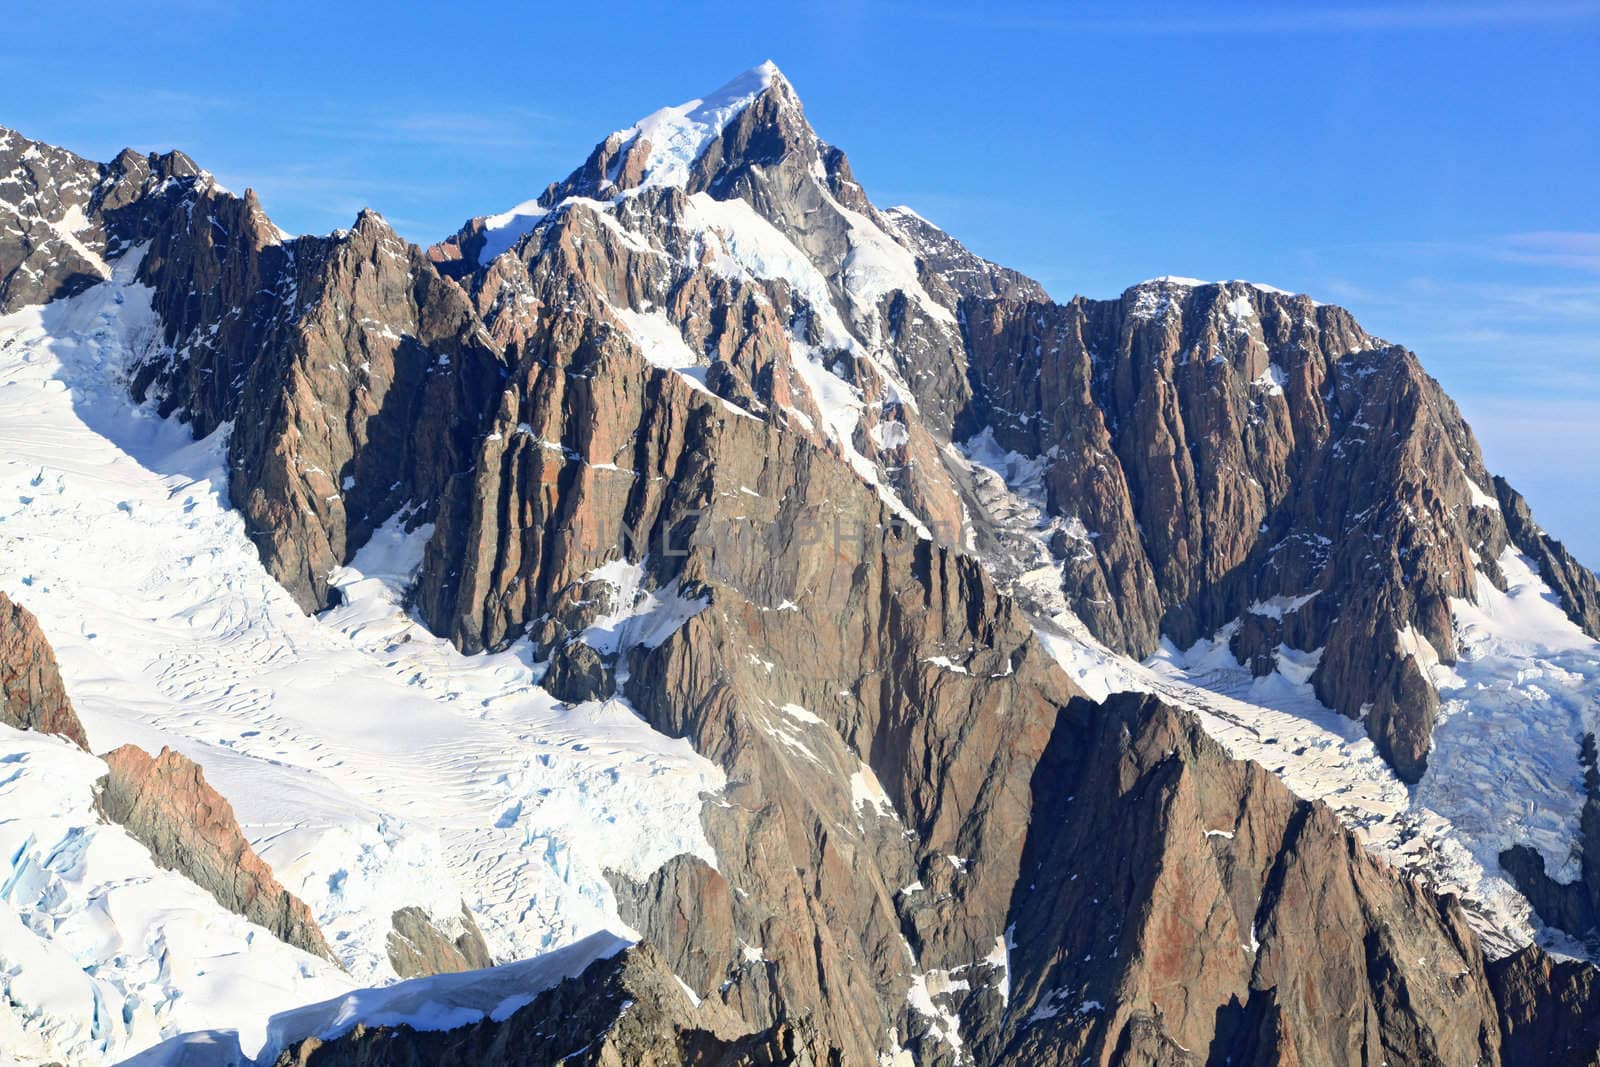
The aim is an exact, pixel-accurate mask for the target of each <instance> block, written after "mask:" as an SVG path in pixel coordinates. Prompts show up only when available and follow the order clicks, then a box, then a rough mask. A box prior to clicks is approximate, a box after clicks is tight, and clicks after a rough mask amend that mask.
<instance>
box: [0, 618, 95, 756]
mask: <svg viewBox="0 0 1600 1067" xmlns="http://www.w3.org/2000/svg"><path fill="white" fill-rule="evenodd" d="M0 722H3V723H5V724H6V725H7V726H14V727H16V728H17V729H19V730H38V731H39V732H41V733H47V734H59V735H60V736H62V737H65V738H66V739H67V740H68V741H71V742H72V743H73V744H75V745H77V746H78V747H79V748H81V749H83V750H84V751H85V752H87V751H88V750H89V739H88V737H87V736H86V735H85V734H84V732H83V724H82V723H80V722H79V721H78V716H77V713H75V712H74V711H73V710H72V702H71V701H69V700H68V699H67V691H66V690H65V689H64V688H63V687H62V685H61V672H60V671H59V670H57V669H56V656H55V652H54V651H52V650H51V648H50V643H49V642H48V641H46V640H45V638H44V634H43V633H41V632H40V631H39V622H38V620H37V619H35V618H34V617H33V615H32V613H30V612H29V611H28V610H27V609H26V608H24V607H23V606H22V605H20V604H16V603H13V602H12V601H11V599H10V598H9V597H7V596H6V595H5V594H4V593H0Z"/></svg>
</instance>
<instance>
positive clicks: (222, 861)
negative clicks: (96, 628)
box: [99, 745, 339, 963]
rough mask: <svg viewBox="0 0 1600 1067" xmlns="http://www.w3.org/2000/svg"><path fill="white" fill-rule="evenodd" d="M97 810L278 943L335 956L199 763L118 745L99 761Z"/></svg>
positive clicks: (164, 752) (332, 959)
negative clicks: (104, 772)
mask: <svg viewBox="0 0 1600 1067" xmlns="http://www.w3.org/2000/svg"><path fill="white" fill-rule="evenodd" d="M102 758H103V759H104V760H105V761H106V766H107V767H108V768H109V771H110V773H108V774H107V775H106V777H105V778H103V779H101V782H100V796H99V803H100V810H101V811H102V812H103V813H104V814H105V816H106V818H108V819H110V820H111V821H112V822H115V823H120V824H121V825H122V826H123V827H124V828H125V829H127V831H128V832H129V833H130V834H132V835H133V836H134V837H135V838H137V839H138V840H139V841H140V842H141V843H142V844H143V845H144V846H145V847H146V848H148V849H149V850H150V854H151V856H153V857H155V860H156V862H157V863H159V864H160V865H161V866H163V867H167V868H169V869H171V870H175V871H177V872H178V873H179V874H182V875H183V876H184V877H185V878H188V879H189V880H190V881H191V882H193V883H195V884H196V885H198V886H199V887H200V888H202V889H204V890H205V891H206V892H208V893H210V894H211V895H212V896H214V897H216V898H217V903H219V904H221V905H222V906H223V907H225V908H227V909H228V910H229V911H232V912H234V913H236V914H238V915H242V916H244V917H245V918H246V919H249V920H250V921H251V922H253V923H256V924H258V925H260V926H264V927H266V928H267V929H268V930H270V931H272V933H273V934H274V935H276V936H277V937H278V938H280V939H281V940H283V941H286V942H288V943H289V944H291V945H294V946H295V947H296V948H301V949H304V950H305V951H307V952H310V953H311V954H313V955H316V956H321V957H322V958H323V959H325V960H329V961H330V962H333V963H338V962H339V961H338V960H337V959H336V958H335V957H334V955H333V952H332V950H331V949H329V948H328V944H327V942H326V941H325V940H324V939H323V937H322V931H321V930H320V929H318V927H317V922H316V919H315V918H313V916H312V914H311V909H310V908H308V907H307V906H306V905H305V902H304V901H302V900H300V899H299V898H298V897H295V896H294V895H292V894H291V893H290V892H289V891H288V890H286V889H284V888H283V886H281V885H279V884H278V880H277V879H276V878H274V877H273V875H272V869H271V868H269V867H268V866H267V865H266V863H265V862H263V861H262V859H261V857H259V856H257V855H256V853H255V850H254V849H252V848H251V847H250V843H249V842H248V841H246V840H245V838H244V835H243V834H242V833H240V832H239V823H238V821H237V820H236V819H235V818H234V816H233V807H232V806H231V805H230V804H229V803H228V802H227V801H226V800H225V799H223V797H222V795H221V794H219V793H218V792H217V791H216V790H215V789H212V788H211V786H210V785H208V784H207V783H206V778H205V775H204V774H203V773H202V772H201V770H200V766H199V764H196V763H194V762H193V761H192V760H189V759H188V758H186V757H184V756H182V755H180V754H179V753H177V752H174V751H172V750H171V749H168V748H163V749H162V750H161V754H160V755H158V756H155V757H154V758H152V757H151V755H150V754H149V753H148V752H146V751H144V750H143V749H141V748H139V747H137V746H135V745H123V746H122V747H121V748H119V749H116V750H115V751H113V752H108V753H106V755H105V756H104V757H102Z"/></svg>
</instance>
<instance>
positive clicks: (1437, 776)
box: [0, 63, 1600, 1067]
mask: <svg viewBox="0 0 1600 1067" xmlns="http://www.w3.org/2000/svg"><path fill="white" fill-rule="evenodd" d="M532 191H534V190H533V189H530V192H532ZM1597 639H1600V582H1597V580H1596V577H1595V575H1594V574H1593V573H1592V572H1591V571H1589V570H1588V569H1586V568H1585V567H1583V566H1582V565H1581V564H1579V563H1578V562H1577V561H1576V560H1575V559H1574V558H1573V557H1572V556H1571V555H1570V554H1569V553H1568V552H1567V551H1566V550H1565V549H1564V548H1563V547H1562V545H1561V544H1560V543H1559V542H1557V541H1555V540H1553V539H1552V538H1550V537H1549V536H1547V535H1546V534H1545V533H1544V532H1543V531H1542V530H1541V529H1540V527H1539V526H1538V524H1537V523H1536V522H1535V520H1534V518H1533V517H1532V516H1531V515H1530V513H1529V509H1528V507H1527V505H1526V503H1525V502H1524V500H1523V499H1522V498H1521V497H1520V496H1519V495H1518V493H1517V492H1516V490H1515V489H1514V488H1512V487H1511V486H1510V485H1508V484H1507V483H1506V482H1505V481H1504V480H1502V479H1500V478H1497V477H1495V476H1493V475H1492V474H1491V473H1490V471H1489V469H1488V468H1487V467H1486V465H1485V458H1484V457H1483V456H1482V454H1481V453H1480V450H1479V447H1478V445H1477V443H1476V441H1475V440H1474V438H1473V434H1472V431H1471V430H1470V429H1469V428H1468V426H1467V424H1466V423H1465V421H1464V420H1463V419H1462V416H1461V414H1460V412H1459V411H1458V410H1457V408H1456V406H1455V405H1454V404H1453V403H1452V402H1451V400H1450V398H1449V397H1447V396H1446V395H1445V394H1444V392H1443V391H1442V390H1441V389H1440V387H1439V385H1438V384H1437V383H1436V382H1435V381H1434V380H1433V379H1432V378H1430V377H1429V376H1428V375H1427V374H1426V373H1425V372H1424V370H1423V369H1422V366H1421V364H1420V363H1419V361H1418V359H1417V357H1416V356H1415V355H1414V354H1413V353H1411V352H1410V351H1408V350H1407V349H1405V348H1402V347H1400V346H1398V345H1395V344H1391V343H1389V342H1387V341H1384V340H1380V339H1379V338H1377V337H1374V336H1372V335H1370V334H1368V333H1367V332H1366V331H1365V330H1363V329H1362V327H1361V326H1360V325H1359V324H1358V323H1357V322H1356V321H1355V319H1354V318H1353V317H1352V316H1351V315H1350V314H1349V313H1348V312H1347V311H1345V310H1343V309H1341V308H1339V307H1334V306H1330V305H1326V304H1322V303H1318V302H1317V301H1315V300H1313V299H1311V298H1310V297H1309V296H1305V295H1295V294H1290V293H1287V292H1283V291H1281V290H1278V289H1274V288H1271V287H1269V286H1266V285H1259V284H1253V283H1250V282H1243V281H1225V282H1202V281H1197V280H1190V279H1182V278H1171V277H1167V278H1158V279H1155V280H1152V281H1147V282H1143V283H1140V284H1138V285H1135V286H1133V287H1132V288H1130V289H1128V290H1127V291H1126V292H1124V293H1123V294H1122V295H1121V296H1120V297H1118V298H1117V299H1114V300H1089V299H1084V298H1081V297H1080V298H1073V299H1071V300H1069V301H1066V302H1056V301H1055V300H1053V299H1052V298H1051V297H1050V296H1049V295H1047V294H1046V292H1045V291H1044V289H1043V288H1042V287H1041V286H1040V285H1039V284H1037V283H1036V282H1034V281H1032V280H1030V279H1029V278H1027V277H1024V276H1022V275H1021V274H1018V273H1016V272H1014V271H1011V270H1008V269H1006V268H1004V267H1000V266H997V265H995V264H993V263H990V262H987V261H985V260H983V259H981V258H979V257H978V256H976V255H974V254H973V253H972V252H970V251H968V250H967V249H966V248H965V247H964V246H963V245H962V244H961V243H959V242H958V241H957V240H956V239H955V238H953V237H951V236H950V235H948V234H946V233H945V232H943V231H942V230H941V229H939V228H938V227H937V226H935V225H934V224H932V223H930V222H928V221H927V220H925V219H924V218H922V217H921V216H919V215H918V214H917V213H916V212H914V211H913V210H911V209H910V208H906V207H890V208H880V207H879V206H877V205H875V204H874V203H873V202H872V201H871V200H870V199H869V198H868V196H867V193H866V192H865V191H864V190H863V189H862V187H861V186H860V185H859V184H857V182H856V181H855V179H854V178H853V176H852V172H851V168H850V164H849V162H848V161H847V159H846V157H845V155H844V153H843V152H842V151H841V150H839V149H838V148H835V147H833V146H832V145H830V144H828V143H826V142H824V141H823V140H821V139H820V137H819V136H818V134H817V133H816V132H814V131H813V130H812V128H811V126H810V125H809V124H808V122H807V120H806V117H805V113H804V111H803V109H802V106H801V103H800V100H799V98H798V96H797V95H796V92H795V90H794V88H793V87H792V86H791V85H790V84H789V83H788V81H787V80H786V79H785V78H784V77H783V75H782V74H781V73H780V72H779V71H778V70H777V68H776V67H774V66H773V65H771V64H770V63H769V64H765V65H762V66H760V67H757V68H755V69H753V70H751V71H748V72H746V73H745V74H742V75H740V76H739V77H738V78H736V79H734V80H733V81H732V82H730V83H729V84H727V85H726V86H724V87H722V88H721V89H718V90H717V91H716V92H714V93H711V94H710V95H709V96H707V97H705V98H703V99H698V100H692V101H690V102H689V103H687V104H684V105H681V106H678V107H669V108H665V109H662V110H660V111H656V112H654V113H653V114H651V115H649V116H648V117H646V118H644V119H642V120H641V121H640V122H638V123H637V124H636V125H634V126H631V127H629V128H627V129H624V130H620V131H618V132H616V133H612V134H610V135H609V136H607V137H605V138H604V139H603V140H602V141H600V142H599V143H598V144H597V145H596V146H595V148H594V150H593V152H592V153H591V154H590V155H589V157H588V159H586V160H584V161H583V162H582V164H581V165H580V166H578V167H577V169H575V170H573V171H572V173H571V174H569V175H567V176H566V177H564V178H561V179H560V180H558V181H555V182H553V183H552V184H549V185H548V186H547V187H545V188H544V191H543V192H542V193H539V194H538V195H537V196H536V197H534V198H532V199H529V200H528V201H527V202H525V203H522V204H519V205H517V206H515V207H513V208H511V209H510V210H507V211H504V212H502V213H500V214H492V215H484V216H482V217H479V218H474V219H471V220H469V221H467V222H466V223H465V224H464V225H463V226H462V227H461V228H460V230H459V231H458V232H457V233H455V234H454V235H452V236H449V237H447V238H445V239H444V240H441V241H440V242H439V243H438V244H436V245H434V246H433V247H431V248H426V249H424V248H420V247H417V246H415V245H412V244H409V243H407V242H406V241H404V240H402V239H401V238H400V237H399V236H397V235H396V233H395V231H394V230H393V229H392V228H391V227H390V225H389V224H388V223H387V222H386V221H385V220H384V218H383V217H382V216H381V215H379V214H377V213H375V212H373V211H364V212H363V213H362V214H361V215H360V216H359V217H358V218H356V219H355V220H354V223H353V225H352V226H351V227H350V228H349V229H348V230H340V231H336V232H334V233H332V234H330V235H327V236H298V237H297V236H291V235H290V234H288V233H285V232H284V231H282V230H280V229H279V228H278V227H277V226H275V225H274V224H273V223H272V221H271V220H270V219H269V218H268V216H267V214H266V211H265V209H264V208H263V205H262V204H261V203H260V202H259V200H258V199H257V198H256V196H255V195H254V194H253V193H252V192H250V191H249V190H246V191H245V193H244V195H243V196H237V195H235V194H233V193H231V192H229V191H228V190H226V189H224V188H222V187H221V186H220V185H219V184H218V183H217V182H216V181H215V180H213V179H212V177H211V176H210V175H209V174H208V173H207V172H206V171H204V170H202V169H201V168H200V167H199V166H198V165H196V163H194V162H193V161H191V160H190V159H189V158H188V157H186V156H184V155H183V154H181V153H178V152H172V153H167V154H156V155H141V154H139V153H136V152H134V151H131V150H129V151H124V152H123V153H122V154H121V155H119V156H118V157H117V158H116V159H114V160H112V161H110V162H107V163H97V162H91V161H89V160H86V159H83V158H80V157H78V156H76V155H74V154H73V153H71V152H68V151H65V150H63V149H60V148H55V147H52V146H50V145H48V144H44V143H40V142H37V141H33V140H29V139H28V138H27V137H25V136H24V135H23V134H22V133H20V132H16V131H12V130H8V129H5V128H0V682H3V693H0V1060H4V1061H6V1062H19V1063H29V1064H32V1063H61V1064H71V1065H80V1064H81V1065H99V1064H111V1063H121V1062H130V1063H137V1064H147V1065H165V1064H184V1065H204V1067H210V1065H224V1064H226V1065H240V1064H246V1063H250V1064H262V1065H280V1067H289V1065H295V1067H347V1065H348V1067H368V1065H379V1064H397V1065H413V1064H415V1065H422V1064H444V1065H462V1067H465V1065H479V1064H486V1065H494V1067H501V1065H507V1067H508V1065H512V1064H555V1063H566V1064H574V1065H584V1064H592V1065H617V1067H620V1065H668V1064H698V1065H706V1067H710V1065H735V1064H740V1065H744V1064H748V1065H767V1064H807V1065H817V1067H821V1065H867V1067H871V1065H880V1067H911V1065H927V1067H934V1065H937V1067H954V1065H990V1064H1018V1065H1024V1067H1027V1065H1043V1064H1058V1063H1061V1064H1067V1063H1071V1064H1080V1063H1085V1064H1141V1065H1152V1067H1154V1065H1161V1067H1179V1065H1191V1064H1193V1065H1198V1064H1204V1063H1216V1064H1224V1063H1226V1064H1233V1065H1236V1067H1244V1065H1248V1067H1268V1065H1275V1067H1289V1065H1305V1067H1312V1065H1318V1067H1323V1065H1326V1067H1344V1065H1377V1064H1384V1063H1387V1064H1395V1065H1398V1064H1438V1065H1449V1067H1457V1065H1461V1067H1466V1065H1472V1064H1483V1065H1489V1064H1516V1065H1521V1064H1536V1063H1539V1064H1542V1063H1549V1064H1597V1063H1600V981H1597V978H1596V971H1595V968H1594V966H1593V964H1592V962H1591V961H1592V960H1593V959H1596V958H1600V956H1597V953H1600V766H1597V762H1596V761H1597V756H1596V744H1595V740H1594V735H1595V733H1596V731H1597V730H1600V640H1597Z"/></svg>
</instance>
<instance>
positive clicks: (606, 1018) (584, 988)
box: [277, 945, 842, 1067]
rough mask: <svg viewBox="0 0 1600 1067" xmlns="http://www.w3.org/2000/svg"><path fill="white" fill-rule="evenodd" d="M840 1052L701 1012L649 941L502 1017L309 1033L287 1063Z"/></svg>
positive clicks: (609, 1063)
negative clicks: (432, 1026) (331, 1034)
mask: <svg viewBox="0 0 1600 1067" xmlns="http://www.w3.org/2000/svg"><path fill="white" fill-rule="evenodd" d="M841 1062H842V1061H840V1060H839V1059H838V1057H837V1054H836V1053H833V1052H831V1051H830V1050H828V1049H827V1048H826V1046H819V1045H818V1044H817V1043H816V1039H815V1037H814V1036H813V1035H812V1034H811V1033H810V1028H809V1027H807V1026H805V1025H804V1024H799V1025H797V1024H794V1023H789V1022H784V1023H779V1024H776V1025H774V1026H772V1027H770V1028H768V1029H766V1030H763V1031H760V1032H755V1033H751V1032H749V1031H748V1030H741V1028H740V1027H739V1026H738V1025H737V1024H736V1023H735V1024H733V1025H730V1020H728V1019H727V1018H726V1017H724V1016H719V1015H717V1013H715V1012H712V1011H709V1010H705V1009H697V1008H696V1006H695V1005H694V1004H692V1003H691V1001H690V1000H689V998H688V997H687V996H686V995H685V994H684V992H683V990H682V988H681V987H680V986H679V985H678V983H677V981H676V980H675V979H674V978H673V976H672V972H671V971H670V970H669V969H668V968H667V967H666V966H665V965H664V964H663V962H662V960H661V958H660V956H659V955H657V954H656V952H655V951H654V950H653V949H651V948H650V946H649V945H640V946H638V947H636V948H632V949H628V950H627V951H625V952H623V953H621V954H620V955H618V956H616V957H614V958H612V959H606V960H598V961H596V962H595V963H593V964H591V965H590V966H589V968H588V969H587V970H585V971H584V972H583V973H582V974H581V975H579V976H577V977H576V978H569V979H567V980H566V981H564V982H562V983H561V984H560V985H559V986H556V987H555V988H553V989H550V990H547V991H545V992H544V993H541V994H539V996H538V997H537V998H536V999H535V1000H534V1001H533V1002H532V1003H530V1004H528V1005H527V1006H526V1007H523V1008H520V1009H518V1010H517V1011H516V1012H514V1013H513V1014H512V1015H510V1016H509V1017H508V1018H506V1019H505V1020H504V1021H502V1022H493V1021H489V1020H484V1021H483V1022H479V1023H474V1024H472V1025H469V1026H464V1027H460V1028H458V1029H455V1030H447V1031H442V1032H427V1031H416V1030H412V1029H411V1028H410V1027H406V1026H400V1027H371V1028H367V1027H361V1026H357V1027H356V1028H355V1029H354V1030H352V1031H350V1032H349V1033H347V1034H344V1035H342V1036H340V1037H337V1038H334V1039H332V1040H328V1041H320V1040H318V1039H316V1038H309V1039H307V1040H305V1041H302V1042H300V1043H299V1044H297V1045H295V1046H294V1047H292V1048H290V1049H288V1050H286V1051H285V1052H284V1053H283V1054H282V1055H280V1056H279V1057H278V1060H277V1067H379V1065H383V1067H407V1065H413V1064H414V1065H417V1067H422V1065H428V1067H513V1065H515V1067H544V1065H552V1067H553V1065H554V1064H558V1063H560V1064H571V1065H574V1067H683V1065H695V1067H767V1065H777V1064H793V1065H796V1067H825V1065H830V1064H839V1063H841Z"/></svg>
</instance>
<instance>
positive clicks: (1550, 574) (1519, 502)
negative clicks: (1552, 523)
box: [1494, 475, 1600, 640]
mask: <svg viewBox="0 0 1600 1067" xmlns="http://www.w3.org/2000/svg"><path fill="white" fill-rule="evenodd" d="M1494 491H1495V495H1496V496H1497V497H1498V498H1499V500H1500V510H1501V511H1502V512H1504V513H1505V517H1506V529H1507V530H1508V531H1509V533H1510V535H1511V540H1512V543H1513V544H1515V545H1516V546H1517V548H1518V549H1519V550H1521V551H1522V553H1523V554H1524V555H1526V556H1527V557H1528V558H1529V559H1531V560H1533V562H1534V565H1535V566H1537V567H1538V568H1539V577H1540V578H1543V579H1544V583H1545V584H1546V585H1548V586H1549V587H1550V588H1551V590H1552V591H1554V593H1555V594H1556V596H1557V597H1559V598H1560V600H1561V610H1563V611H1565V612H1566V613H1567V618H1569V619H1571V620H1572V621H1573V622H1574V623H1576V624H1577V625H1578V626H1579V627H1581V628H1582V630H1583V632H1584V633H1586V634H1588V635H1589V636H1590V637H1593V638H1595V639H1597V640H1600V579H1597V578H1596V577H1595V573H1594V571H1592V570H1590V569H1589V568H1588V567H1585V566H1584V565H1583V564H1581V563H1579V562H1578V561H1577V560H1576V559H1574V558H1573V555H1572V553H1571V552H1568V551H1567V546H1566V545H1563V544H1562V543H1561V542H1560V541H1557V540H1556V539H1555V538H1553V537H1551V536H1550V535H1549V534H1547V533H1545V532H1544V531H1543V530H1542V529H1540V528H1539V524H1538V523H1536V522H1534V521H1533V513H1532V512H1531V511H1529V510H1528V502H1527V501H1526V500H1524V499H1522V494H1521V493H1519V492H1517V491H1516V490H1515V489H1513V488H1511V484H1510V483H1509V482H1507V481H1506V480H1505V479H1504V478H1501V477H1499V476H1498V475H1497V476H1496V477H1495V480H1494Z"/></svg>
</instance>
